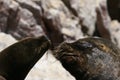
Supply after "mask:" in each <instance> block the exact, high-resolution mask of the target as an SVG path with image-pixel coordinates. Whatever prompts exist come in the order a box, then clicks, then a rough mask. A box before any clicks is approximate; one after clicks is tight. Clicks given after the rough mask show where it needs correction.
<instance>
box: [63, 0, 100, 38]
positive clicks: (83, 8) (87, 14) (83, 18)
mask: <svg viewBox="0 0 120 80" xmlns="http://www.w3.org/2000/svg"><path fill="white" fill-rule="evenodd" d="M62 1H63V2H64V3H65V4H66V6H67V7H68V8H69V10H70V11H71V12H72V13H73V14H74V15H75V16H76V17H78V18H79V23H80V24H81V26H82V31H83V32H84V34H85V35H90V36H91V35H93V33H94V30H95V25H94V24H95V21H96V13H95V8H96V6H98V3H99V2H100V0H96V1H94V0H89V1H88V0H62Z"/></svg>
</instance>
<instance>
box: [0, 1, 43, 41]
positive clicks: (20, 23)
mask: <svg viewBox="0 0 120 80" xmlns="http://www.w3.org/2000/svg"><path fill="white" fill-rule="evenodd" d="M29 2H30V1H29ZM21 5H23V6H21ZM24 6H25V7H24ZM31 9H32V10H33V11H32V10H31ZM35 10H36V12H39V14H38V13H35V12H34V11H35ZM0 14H3V16H2V15H1V16H2V18H1V20H0V22H1V21H3V22H1V24H0V25H2V26H1V28H0V30H1V31H2V32H5V33H8V34H11V35H12V36H14V37H15V38H16V39H22V38H25V37H36V36H40V35H44V34H45V33H44V32H43V29H42V28H41V25H42V23H41V25H40V21H41V20H40V19H39V17H40V16H38V15H41V13H40V7H39V6H37V5H36V6H35V3H32V2H31V3H30V4H27V3H24V4H22V2H18V1H13V0H1V9H0ZM36 14H38V15H36ZM36 17H38V18H36ZM37 19H39V21H38V20H37ZM38 23H39V24H38Z"/></svg>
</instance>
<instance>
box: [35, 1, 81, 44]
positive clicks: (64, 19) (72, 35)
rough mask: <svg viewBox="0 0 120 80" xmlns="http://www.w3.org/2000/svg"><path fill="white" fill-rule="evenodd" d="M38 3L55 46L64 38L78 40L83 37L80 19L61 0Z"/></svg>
mask: <svg viewBox="0 0 120 80" xmlns="http://www.w3.org/2000/svg"><path fill="white" fill-rule="evenodd" d="M36 3H40V4H39V6H41V8H42V11H43V21H44V23H45V27H46V31H47V35H48V36H49V37H50V39H51V41H52V43H53V45H54V46H57V45H58V44H59V43H61V42H63V41H64V40H68V39H69V40H70V39H71V40H76V39H78V38H81V37H83V34H82V31H81V26H80V24H79V20H78V19H77V17H75V16H74V15H72V14H71V12H70V11H69V10H68V9H67V7H66V6H65V5H64V4H63V3H62V2H61V1H60V0H57V1H56V0H46V1H44V0H41V1H36Z"/></svg>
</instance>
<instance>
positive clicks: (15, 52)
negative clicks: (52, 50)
mask: <svg viewBox="0 0 120 80" xmlns="http://www.w3.org/2000/svg"><path fill="white" fill-rule="evenodd" d="M49 46H50V41H49V40H48V39H47V38H46V37H45V36H41V37H37V38H26V39H24V40H21V41H19V42H17V43H15V44H13V45H11V46H10V47H8V48H6V49H5V50H3V51H2V52H1V53H0V75H2V76H3V77H5V78H6V79H7V80H24V78H25V77H26V75H27V73H28V72H29V70H30V69H31V68H32V67H33V66H34V64H35V63H36V62H37V61H38V60H39V59H40V58H41V57H42V56H43V54H44V53H45V52H46V51H47V50H48V48H49Z"/></svg>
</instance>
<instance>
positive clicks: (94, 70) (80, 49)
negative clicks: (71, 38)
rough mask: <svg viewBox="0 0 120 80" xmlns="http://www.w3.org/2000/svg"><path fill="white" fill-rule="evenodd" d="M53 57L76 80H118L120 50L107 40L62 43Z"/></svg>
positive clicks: (96, 39)
mask: <svg viewBox="0 0 120 80" xmlns="http://www.w3.org/2000/svg"><path fill="white" fill-rule="evenodd" d="M54 55H55V57H56V58H57V59H58V60H60V62H61V63H62V65H63V67H64V68H65V69H66V70H68V71H69V72H70V73H71V74H72V75H73V76H74V77H75V78H76V80H120V50H119V49H118V48H117V47H116V45H114V44H113V43H112V42H110V41H108V40H105V39H102V38H85V39H80V40H77V41H75V42H73V43H66V42H64V43H62V44H61V45H60V46H58V47H57V48H56V50H55V52H54Z"/></svg>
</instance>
